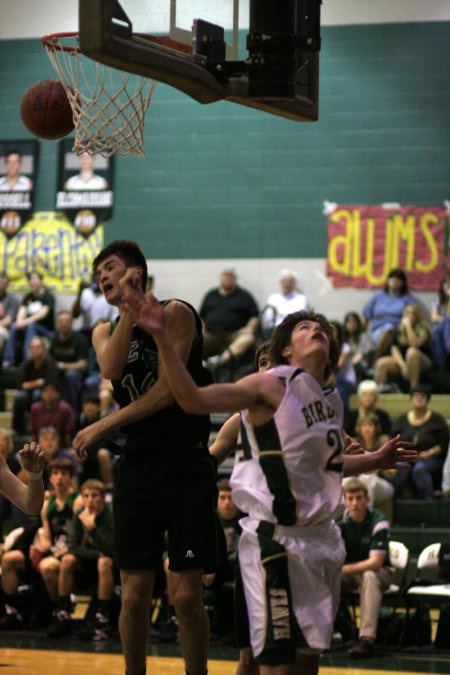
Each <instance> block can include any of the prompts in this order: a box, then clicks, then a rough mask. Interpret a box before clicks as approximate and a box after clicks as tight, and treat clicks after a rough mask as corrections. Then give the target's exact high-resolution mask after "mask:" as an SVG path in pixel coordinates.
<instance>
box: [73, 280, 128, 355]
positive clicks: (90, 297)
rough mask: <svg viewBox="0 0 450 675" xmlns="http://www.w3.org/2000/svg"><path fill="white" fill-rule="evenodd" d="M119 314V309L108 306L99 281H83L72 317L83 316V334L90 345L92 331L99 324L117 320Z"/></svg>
mask: <svg viewBox="0 0 450 675" xmlns="http://www.w3.org/2000/svg"><path fill="white" fill-rule="evenodd" d="M118 314H119V312H118V309H117V307H113V306H112V305H108V303H107V302H106V300H105V297H104V295H103V293H102V292H101V291H100V289H99V287H98V283H97V280H96V279H95V278H92V279H91V281H86V280H85V279H83V280H82V281H81V282H80V286H79V288H78V294H77V297H76V299H75V302H74V304H73V307H72V316H73V318H74V319H77V318H78V317H79V316H81V319H82V326H81V332H82V333H83V334H84V336H85V338H86V340H87V341H88V343H90V341H91V337H92V331H93V330H94V328H95V326H96V325H97V324H98V323H101V322H103V321H112V320H113V319H116V318H117V316H118Z"/></svg>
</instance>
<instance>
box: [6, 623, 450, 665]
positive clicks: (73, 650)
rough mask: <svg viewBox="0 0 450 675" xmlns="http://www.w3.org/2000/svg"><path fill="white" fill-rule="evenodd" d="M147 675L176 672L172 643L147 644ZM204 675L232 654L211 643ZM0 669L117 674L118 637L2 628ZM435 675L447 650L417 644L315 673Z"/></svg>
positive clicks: (229, 661)
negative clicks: (54, 636)
mask: <svg viewBox="0 0 450 675" xmlns="http://www.w3.org/2000/svg"><path fill="white" fill-rule="evenodd" d="M148 654H149V658H148V661H147V668H148V673H149V675H150V674H151V675H182V674H183V673H184V668H183V662H182V659H181V653H180V647H179V645H177V644H149V650H148ZM209 655H210V661H209V670H208V672H209V675H234V673H235V672H236V663H237V659H238V652H237V650H236V649H234V648H232V647H224V646H221V645H219V644H211V647H210V650H209ZM0 669H1V673H2V674H3V673H5V675H6V674H8V675H23V674H24V673H33V675H88V674H89V675H92V673H96V674H97V675H123V673H124V670H125V669H124V662H123V657H122V654H121V646H120V642H119V640H118V639H111V640H109V641H107V642H101V643H93V642H82V641H81V640H80V639H78V638H77V637H75V636H69V637H66V638H63V639H60V640H50V639H48V638H47V637H46V636H45V633H40V632H33V633H31V632H29V633H27V632H25V631H21V632H20V633H19V632H12V631H11V632H8V633H6V632H2V633H1V635H0ZM382 673H390V674H393V673H395V674H398V675H412V674H413V673H414V675H425V674H426V675H440V674H448V673H450V651H444V650H436V649H433V648H423V649H422V650H420V651H419V650H416V651H412V650H411V651H407V650H403V651H402V652H401V653H399V652H395V651H391V650H389V651H388V650H387V649H382V648H381V647H380V648H379V649H377V654H376V658H374V659H367V660H365V661H350V660H349V659H348V658H347V656H346V653H345V650H343V649H342V648H341V649H337V648H336V649H333V650H332V651H331V652H327V653H326V654H324V655H323V656H322V658H321V667H320V675H375V674H377V675H379V674H382Z"/></svg>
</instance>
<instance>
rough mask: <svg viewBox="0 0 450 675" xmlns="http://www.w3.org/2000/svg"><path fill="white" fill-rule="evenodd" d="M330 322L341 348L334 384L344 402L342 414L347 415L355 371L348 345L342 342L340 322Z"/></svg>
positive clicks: (354, 382) (354, 383) (352, 391)
mask: <svg viewBox="0 0 450 675" xmlns="http://www.w3.org/2000/svg"><path fill="white" fill-rule="evenodd" d="M330 324H331V328H332V329H333V334H334V337H335V339H336V340H337V342H338V344H339V347H340V350H341V351H340V355H339V361H338V367H337V371H336V379H335V383H334V384H335V387H336V389H337V390H338V392H339V394H340V396H341V399H342V402H343V404H344V414H345V415H347V414H348V411H349V403H348V399H349V397H350V394H354V393H355V391H356V373H355V369H354V367H353V364H352V357H351V350H350V346H349V345H348V343H347V342H344V328H343V326H342V324H341V323H340V322H339V321H330Z"/></svg>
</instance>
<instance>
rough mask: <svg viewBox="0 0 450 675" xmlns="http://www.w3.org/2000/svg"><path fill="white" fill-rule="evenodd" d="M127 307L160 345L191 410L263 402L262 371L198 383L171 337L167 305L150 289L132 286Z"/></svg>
mask: <svg viewBox="0 0 450 675" xmlns="http://www.w3.org/2000/svg"><path fill="white" fill-rule="evenodd" d="M124 309H125V311H126V312H129V313H130V315H131V316H132V317H133V320H134V322H135V323H137V324H138V326H140V327H141V328H142V329H143V330H145V331H147V332H148V333H150V334H151V335H153V338H154V340H155V342H156V344H157V346H158V353H159V357H160V361H161V365H162V369H163V372H164V374H165V377H166V379H167V382H168V383H169V386H170V389H171V391H172V393H173V395H174V397H175V399H176V401H177V403H178V404H179V405H180V406H181V407H182V408H183V410H185V411H186V412H188V413H192V414H197V415H198V414H204V413H208V412H237V411H239V410H243V409H244V408H249V407H251V406H253V405H255V404H256V403H257V402H258V401H260V402H261V403H263V402H264V401H263V400H262V398H261V395H262V392H261V390H260V387H259V379H260V378H261V375H258V374H255V375H249V376H248V377H245V378H243V379H242V380H240V381H239V382H236V383H233V384H212V385H209V386H207V387H197V385H196V384H195V382H194V380H193V379H192V378H191V376H190V374H189V372H188V370H187V369H186V367H185V364H184V363H183V361H182V360H181V358H180V356H179V354H178V353H177V350H176V349H175V345H174V342H173V339H172V338H171V336H170V334H169V331H168V326H167V319H166V315H165V313H164V310H163V308H162V307H161V305H160V304H159V302H158V300H157V299H156V298H155V296H154V295H153V294H152V293H150V294H148V295H147V296H146V297H144V298H143V297H141V296H139V295H138V294H136V293H133V292H132V291H131V290H128V291H127V293H126V294H125V297H124Z"/></svg>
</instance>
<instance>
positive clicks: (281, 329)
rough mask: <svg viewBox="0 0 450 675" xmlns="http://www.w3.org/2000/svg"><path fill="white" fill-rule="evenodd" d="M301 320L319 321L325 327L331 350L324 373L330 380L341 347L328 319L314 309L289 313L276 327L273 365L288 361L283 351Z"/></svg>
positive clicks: (272, 342)
mask: <svg viewBox="0 0 450 675" xmlns="http://www.w3.org/2000/svg"><path fill="white" fill-rule="evenodd" d="M301 321H315V322H317V323H318V324H320V326H321V327H322V328H323V330H324V331H325V333H326V334H327V336H328V338H329V340H330V351H329V354H328V362H327V364H326V367H325V373H324V375H325V380H328V378H329V377H330V376H331V375H333V373H335V372H336V370H337V365H338V360H339V355H340V353H341V349H340V346H339V343H338V341H337V340H336V339H335V337H334V335H333V330H332V328H331V325H330V322H329V321H328V319H327V318H326V317H325V316H324V315H323V314H318V313H317V312H314V311H306V310H302V311H300V312H294V313H293V314H288V315H287V317H286V318H285V319H283V321H282V322H281V323H280V325H279V326H277V327H276V328H275V330H274V332H273V334H272V338H271V340H270V354H269V358H270V362H271V364H272V366H278V365H281V364H287V363H288V360H287V358H286V357H285V356H283V351H284V349H285V348H286V347H288V346H289V345H290V344H291V338H292V331H293V330H294V328H295V327H296V326H297V324H299V323H300V322H301Z"/></svg>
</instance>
